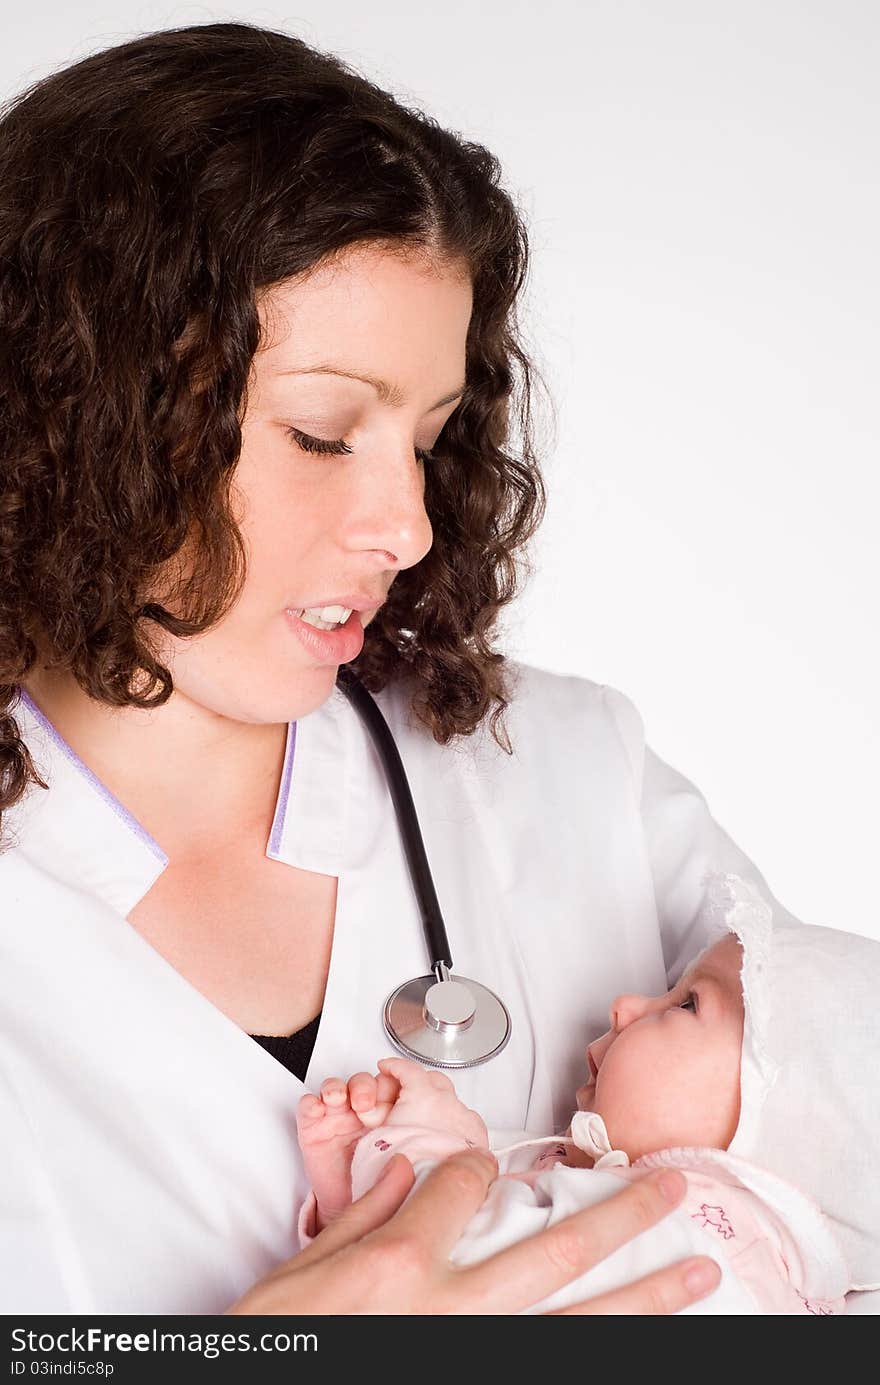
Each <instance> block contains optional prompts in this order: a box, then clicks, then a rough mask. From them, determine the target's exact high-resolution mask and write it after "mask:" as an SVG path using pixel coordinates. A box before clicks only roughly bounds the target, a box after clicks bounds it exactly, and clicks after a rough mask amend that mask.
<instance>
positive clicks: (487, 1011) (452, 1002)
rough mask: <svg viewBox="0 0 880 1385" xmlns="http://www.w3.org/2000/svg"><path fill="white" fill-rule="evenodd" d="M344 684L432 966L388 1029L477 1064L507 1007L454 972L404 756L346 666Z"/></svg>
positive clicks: (456, 1061) (431, 1057) (490, 1048)
mask: <svg viewBox="0 0 880 1385" xmlns="http://www.w3.org/2000/svg"><path fill="white" fill-rule="evenodd" d="M337 682H338V684H339V687H340V689H341V690H342V692H343V693H344V694H345V696H346V697H347V698H348V700H349V702H351V704H352V706H353V707H354V709H355V711H356V712H357V713H358V716H359V717H360V718H361V720H362V721H363V723H364V725H365V726H366V728H367V730H368V732H369V733H370V736H371V738H372V741H373V744H374V746H375V747H376V750H377V751H378V753H379V757H380V759H381V761H382V767H383V769H384V771H385V774H386V776H387V779H388V788H389V790H390V793H391V798H392V800H393V803H394V812H395V814H396V816H397V825H398V827H399V828H400V836H401V840H402V842H403V848H404V852H405V853H406V861H407V866H408V867H409V873H410V878H411V880H412V885H413V889H414V891H415V895H416V899H417V901H418V906H419V912H420V914H421V917H422V926H423V928H424V930H425V938H426V940H427V943H428V947H429V949H430V953H429V955H430V958H431V966H432V967H433V969H434V970H433V972H432V973H430V974H429V975H428V976H417V977H416V978H415V980H414V981H405V982H404V984H403V985H402V986H398V988H397V990H396V991H392V993H391V995H390V996H389V997H388V999H387V1000H386V1001H385V1008H384V1010H383V1012H382V1020H383V1023H384V1026H385V1033H386V1034H387V1035H388V1038H389V1039H390V1040H391V1042H392V1043H393V1045H394V1047H395V1048H396V1049H397V1050H398V1052H400V1053H402V1054H403V1055H404V1057H406V1058H415V1059H416V1061H417V1062H419V1063H425V1064H427V1066H428V1067H433V1068H475V1067H477V1066H478V1064H480V1063H486V1062H488V1060H489V1059H490V1058H494V1057H495V1054H496V1053H500V1052H501V1050H502V1048H503V1047H504V1045H505V1044H506V1043H507V1040H508V1039H509V1038H510V1015H509V1014H508V1012H507V1007H506V1006H505V1005H504V1004H503V1002H502V1001H500V1000H499V999H498V997H497V995H496V994H495V992H494V991H490V990H489V988H488V986H481V985H480V983H479V981H471V980H469V979H468V977H466V976H463V977H461V978H458V977H452V976H450V974H449V971H450V968H451V966H452V953H451V952H450V950H449V939H448V938H447V936H446V927H445V925H444V923H443V915H442V914H441V912H440V904H439V902H438V900H437V892H436V890H435V889H434V881H433V879H432V878H431V871H430V867H429V866H428V858H427V856H426V854H425V845H424V842H423V841H422V834H421V831H420V830H419V820H418V817H417V815H416V810H415V804H414V803H413V798H412V794H411V793H410V788H409V782H408V780H407V777H406V771H405V770H404V768H403V761H402V760H401V758H400V755H399V754H398V751H397V747H396V745H395V744H394V737H393V736H392V734H391V731H390V729H389V726H388V723H387V722H386V720H385V718H384V717H383V715H382V713H381V711H380V710H379V707H378V706H377V705H376V703H375V702H374V701H373V699H372V697H371V696H370V694H369V693H368V692H367V690H366V688H365V687H364V686H363V684H362V683H361V681H360V679H359V678H358V677H357V675H356V674H355V673H354V672H353V670H352V669H350V668H349V667H348V666H347V665H346V664H342V665H341V666H340V669H339V673H338V674H337Z"/></svg>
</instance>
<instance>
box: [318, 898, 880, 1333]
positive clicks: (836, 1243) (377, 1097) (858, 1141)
mask: <svg viewBox="0 0 880 1385" xmlns="http://www.w3.org/2000/svg"><path fill="white" fill-rule="evenodd" d="M706 884H707V891H706V900H707V902H706V906H705V908H706V911H707V915H708V917H707V924H708V927H709V930H710V931H709V936H710V937H711V936H714V934H715V933H717V935H718V937H717V941H714V942H712V944H711V945H710V946H709V947H708V948H707V949H705V950H704V951H703V952H702V953H701V954H700V956H699V957H697V958H696V960H695V961H694V962H693V963H691V965H690V966H689V967H688V968H687V970H686V971H685V973H684V974H683V976H682V977H681V978H680V980H679V981H678V982H677V984H676V985H675V986H674V987H673V988H672V989H671V990H670V991H669V992H667V994H666V995H663V996H659V997H656V998H649V997H645V996H636V995H624V996H618V997H617V999H616V1000H615V1001H614V1003H613V1004H612V1006H611V1011H610V1020H611V1028H610V1029H609V1030H608V1031H607V1032H606V1033H605V1034H603V1035H602V1036H601V1037H600V1038H598V1039H596V1040H595V1042H593V1043H591V1044H590V1045H589V1048H588V1050H587V1060H588V1063H589V1069H590V1075H589V1080H588V1081H587V1082H586V1083H585V1085H584V1086H582V1087H581V1088H579V1089H578V1092H577V1094H576V1104H577V1107H578V1110H577V1112H576V1113H575V1114H574V1116H573V1118H572V1121H571V1125H570V1126H569V1129H568V1130H567V1131H566V1132H565V1134H564V1135H562V1136H558V1135H557V1136H548V1137H545V1138H538V1139H536V1138H535V1137H533V1136H529V1135H528V1134H527V1133H525V1132H524V1133H523V1136H522V1139H521V1140H518V1141H517V1142H516V1143H514V1144H513V1145H508V1146H507V1147H506V1148H503V1149H500V1150H498V1149H496V1150H495V1153H496V1154H497V1155H498V1158H499V1169H500V1174H499V1177H498V1179H497V1180H496V1181H495V1183H493V1184H492V1186H491V1187H490V1189H489V1193H488V1195H487V1197H486V1200H485V1202H484V1204H483V1206H482V1208H481V1209H480V1211H479V1212H478V1213H477V1214H476V1216H475V1217H474V1218H473V1219H472V1220H471V1222H470V1223H469V1225H468V1227H467V1229H466V1231H465V1233H464V1234H463V1235H462V1237H461V1238H460V1239H459V1241H458V1243H457V1245H456V1247H455V1249H454V1251H453V1253H452V1256H451V1259H452V1261H453V1263H454V1264H460V1265H464V1264H470V1263H473V1262H475V1261H478V1260H482V1259H484V1258H485V1257H486V1256H488V1255H490V1254H493V1253H494V1252H495V1251H497V1250H500V1249H502V1248H503V1247H505V1246H508V1245H510V1244H512V1243H513V1242H514V1241H517V1240H519V1239H521V1238H522V1237H524V1236H527V1235H529V1234H531V1233H532V1232H535V1231H537V1230H540V1229H541V1228H542V1227H544V1226H547V1225H549V1224H551V1223H552V1222H555V1221H559V1220H561V1219H562V1218H563V1217H565V1216H567V1215H568V1214H569V1213H571V1212H574V1211H576V1210H577V1209H578V1208H579V1207H583V1206H586V1205H588V1204H590V1203H594V1202H599V1201H602V1200H604V1198H606V1197H609V1196H611V1195H612V1194H613V1192H614V1191H616V1190H617V1189H618V1188H619V1186H620V1180H621V1179H626V1180H633V1179H638V1178H641V1177H644V1176H645V1174H646V1173H647V1172H648V1171H649V1170H650V1169H653V1168H656V1167H658V1166H663V1165H667V1166H672V1167H675V1168H678V1169H681V1170H682V1172H683V1173H684V1175H685V1178H686V1181H687V1194H686V1196H685V1200H684V1202H683V1203H681V1204H679V1206H678V1207H677V1208H676V1209H675V1211H674V1212H672V1213H671V1214H670V1215H669V1216H668V1217H667V1218H665V1219H664V1220H663V1221H662V1222H660V1223H658V1224H657V1225H656V1226H654V1227H652V1228H650V1229H649V1230H647V1231H645V1232H643V1233H642V1234H641V1235H640V1236H638V1237H636V1238H635V1240H633V1241H631V1242H629V1243H628V1244H627V1245H625V1246H622V1247H621V1248H620V1249H619V1250H617V1251H616V1252H614V1254H612V1255H611V1256H609V1257H607V1258H606V1259H605V1260H604V1261H602V1262H601V1263H600V1264H599V1265H596V1266H595V1267H594V1268H593V1269H591V1270H590V1271H589V1272H588V1273H587V1274H585V1275H581V1276H580V1277H579V1278H578V1279H576V1280H575V1281H574V1282H573V1283H571V1284H569V1285H567V1286H565V1288H564V1289H561V1290H559V1291H557V1292H556V1293H555V1294H553V1295H551V1296H549V1297H548V1298H545V1299H543V1300H542V1301H541V1302H540V1303H538V1304H535V1305H533V1307H532V1308H530V1309H529V1310H528V1311H529V1312H530V1313H532V1312H542V1311H545V1310H547V1309H554V1308H560V1307H564V1306H567V1305H569V1304H572V1303H575V1302H577V1301H579V1300H581V1299H584V1298H587V1297H590V1296H592V1295H594V1294H599V1293H603V1292H606V1291H608V1290H610V1289H613V1288H616V1287H618V1286H620V1285H622V1284H626V1283H629V1282H631V1281H632V1280H634V1279H637V1278H641V1276H642V1275H644V1274H647V1273H649V1272H650V1271H651V1270H654V1269H657V1268H659V1267H660V1266H662V1265H666V1264H672V1263H674V1262H676V1261H678V1260H681V1259H684V1258H686V1257H688V1256H690V1255H694V1254H697V1255H699V1254H706V1253H707V1252H708V1253H711V1254H713V1255H714V1256H715V1258H716V1259H717V1260H718V1262H719V1265H720V1267H721V1271H722V1278H721V1282H720V1284H719V1286H718V1288H717V1289H716V1290H715V1291H714V1292H713V1293H712V1294H711V1295H710V1296H709V1297H708V1298H706V1299H703V1300H701V1301H700V1302H698V1303H695V1304H692V1305H691V1306H690V1307H688V1308H687V1309H684V1310H683V1311H684V1312H687V1313H708V1314H724V1313H728V1314H762V1313H772V1314H788V1313H811V1314H820V1315H833V1314H837V1313H844V1312H846V1302H845V1295H846V1293H847V1292H848V1291H849V1290H851V1289H856V1288H860V1289H873V1288H877V1287H880V1285H878V1283H877V1281H878V1280H880V1192H878V1184H880V1180H878V1179H877V1177H876V1159H877V1156H878V1155H880V1101H878V1098H877V1076H876V1073H877V1067H878V1058H880V1042H878V1034H880V1026H878V1021H877V1018H876V1016H877V997H878V996H880V943H877V942H873V941H871V940H869V939H867V938H863V937H859V936H857V935H854V934H849V933H843V932H840V931H837V930H832V929H828V928H818V927H813V926H810V925H807V924H799V925H797V926H796V927H794V926H791V925H783V924H777V925H776V926H775V927H771V910H770V907H769V905H767V903H766V902H765V901H764V900H763V898H762V897H761V896H760V895H758V894H757V893H756V891H755V890H754V889H753V887H752V886H750V885H749V884H747V883H746V882H745V881H743V880H741V879H740V878H739V877H738V876H734V875H714V876H709V877H707V880H706ZM378 1067H379V1072H378V1074H377V1075H376V1076H371V1075H369V1074H366V1073H360V1074H358V1075H357V1076H356V1077H354V1078H352V1079H351V1080H350V1081H349V1082H347V1083H346V1082H344V1081H342V1080H340V1079H336V1078H332V1079H329V1080H328V1081H327V1082H325V1083H324V1084H323V1086H322V1088H321V1095H320V1097H316V1096H311V1095H309V1096H305V1097H303V1098H302V1101H301V1102H300V1105H299V1109H298V1112H297V1125H298V1131H299V1139H300V1144H301V1146H302V1151H303V1158H304V1160H305V1164H306V1169H307V1171H308V1174H309V1178H310V1180H311V1184H312V1193H311V1194H310V1196H309V1198H308V1199H307V1201H306V1203H305V1204H304V1206H303V1208H302V1211H301V1214H300V1235H301V1237H302V1240H303V1243H306V1242H308V1241H309V1240H310V1239H311V1237H312V1236H313V1235H315V1234H317V1232H318V1231H319V1230H320V1229H321V1228H322V1227H323V1226H325V1225H327V1224H328V1223H329V1222H331V1221H333V1219H334V1218H335V1217H337V1216H338V1215H339V1214H340V1212H341V1211H342V1210H343V1208H344V1207H346V1206H347V1205H348V1204H349V1203H350V1202H351V1200H352V1197H359V1196H360V1195H361V1194H362V1193H363V1192H365V1191H366V1190H367V1188H369V1187H370V1186H372V1184H373V1182H375V1180H376V1178H377V1177H378V1175H379V1173H380V1172H381V1170H382V1168H383V1166H384V1164H385V1162H386V1161H387V1160H388V1159H389V1158H391V1156H392V1155H393V1154H394V1153H403V1154H405V1155H407V1157H408V1158H409V1159H410V1160H411V1161H412V1163H413V1164H414V1166H415V1168H416V1174H417V1182H418V1181H420V1180H421V1179H422V1178H423V1177H424V1176H425V1175H426V1174H427V1172H428V1170H429V1169H430V1167H431V1165H432V1161H436V1160H437V1159H440V1158H443V1157H445V1156H446V1155H447V1154H450V1153H452V1152H454V1151H456V1150H460V1149H463V1148H465V1147H467V1146H475V1145H479V1146H483V1147H491V1140H490V1137H489V1132H488V1131H487V1129H486V1126H485V1125H484V1123H483V1121H482V1120H481V1119H480V1117H479V1115H478V1114H477V1113H476V1112H475V1111H472V1110H470V1109H469V1108H468V1107H466V1106H464V1105H463V1104H462V1103H461V1102H460V1101H459V1100H458V1098H457V1096H456V1094H455V1088H454V1086H453V1084H452V1082H451V1081H450V1080H449V1078H448V1077H446V1076H445V1074H444V1073H442V1072H439V1071H437V1070H435V1069H430V1068H424V1067H421V1066H420V1065H419V1064H417V1063H412V1062H410V1061H408V1060H406V1059H403V1058H386V1059H382V1060H380V1062H379V1064H378ZM536 1146H537V1149H536ZM789 1180H791V1181H789ZM712 1247H714V1249H712Z"/></svg>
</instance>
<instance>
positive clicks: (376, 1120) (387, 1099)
mask: <svg viewBox="0 0 880 1385" xmlns="http://www.w3.org/2000/svg"><path fill="white" fill-rule="evenodd" d="M375 1082H376V1102H375V1105H374V1106H373V1107H372V1108H371V1109H370V1110H369V1111H358V1115H359V1116H360V1118H361V1122H362V1124H363V1125H365V1126H366V1127H367V1129H368V1130H373V1129H374V1128H375V1127H376V1126H377V1125H384V1124H385V1122H386V1121H387V1119H388V1117H389V1116H390V1115H391V1112H392V1110H393V1109H394V1103H395V1102H396V1101H397V1098H398V1097H399V1096H400V1083H399V1082H398V1080H397V1078H396V1077H392V1076H391V1074H390V1073H387V1072H380V1073H379V1076H378V1077H377V1078H376V1079H375Z"/></svg>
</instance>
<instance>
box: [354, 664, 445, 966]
mask: <svg viewBox="0 0 880 1385" xmlns="http://www.w3.org/2000/svg"><path fill="white" fill-rule="evenodd" d="M336 681H337V683H338V685H339V687H340V688H341V690H342V691H343V692H344V693H345V696H346V697H347V698H348V699H349V701H350V702H351V703H352V705H353V707H354V709H355V711H356V712H357V713H358V715H359V716H360V717H361V719H362V720H363V721H364V722H365V723H366V725H367V729H368V730H369V732H370V734H371V736H372V739H373V742H374V744H375V745H376V749H377V750H378V751H379V755H380V758H381V760H382V765H383V768H384V771H385V777H386V780H387V782H388V789H389V792H390V794H391V799H392V802H393V804H394V812H395V815H396V817H397V826H398V828H399V831H400V836H401V839H402V841H403V850H404V853H405V855H406V860H407V865H408V866H409V872H410V877H411V879H412V883H413V888H414V890H415V893H416V899H417V901H418V906H419V913H420V914H421V916H422V927H423V929H424V931H425V939H426V941H427V943H428V948H429V951H430V953H431V969H432V970H436V969H437V967H439V966H440V965H441V963H442V964H443V965H444V966H446V967H447V968H448V969H449V970H450V971H451V970H452V951H451V949H450V947H449V939H448V937H447V936H446V925H445V923H444V922H443V915H442V913H441V912H440V902H439V900H438V899H437V891H436V890H435V888H434V880H433V878H432V876H431V870H430V867H429V865H428V857H427V853H426V852H425V843H424V842H423V840H422V833H421V829H420V827H419V820H418V816H417V814H416V808H415V804H414V803H413V796H412V793H411V791H410V787H409V782H408V780H407V777H406V772H405V770H404V768H403V761H402V760H401V758H400V752H399V751H398V749H397V746H396V745H395V743H394V737H393V736H392V734H391V731H390V729H389V726H388V723H387V721H386V720H385V718H384V717H383V715H382V713H381V712H380V710H379V708H378V707H377V706H376V703H375V702H374V701H373V699H372V697H371V696H370V694H369V693H368V692H367V690H366V688H365V687H364V685H363V683H361V681H360V679H359V678H358V677H357V675H356V674H355V673H353V672H352V670H351V669H350V668H349V667H348V665H347V664H341V665H340V667H339V673H338V675H337V679H336Z"/></svg>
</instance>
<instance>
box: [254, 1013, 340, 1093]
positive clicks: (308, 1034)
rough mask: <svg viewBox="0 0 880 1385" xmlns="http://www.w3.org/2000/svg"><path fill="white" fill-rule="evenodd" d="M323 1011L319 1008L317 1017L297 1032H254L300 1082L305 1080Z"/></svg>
mask: <svg viewBox="0 0 880 1385" xmlns="http://www.w3.org/2000/svg"><path fill="white" fill-rule="evenodd" d="M322 1013H323V1011H321V1010H319V1011H318V1013H317V1015H315V1018H314V1019H313V1020H309V1022H308V1024H307V1025H306V1026H305V1027H304V1028H303V1029H298V1030H297V1031H296V1033H295V1034H252V1035H251V1038H252V1039H256V1041H257V1043H258V1044H260V1046H261V1047H262V1048H264V1049H265V1050H266V1052H267V1053H271V1055H272V1057H273V1058H277V1059H278V1061H279V1063H281V1064H283V1066H284V1067H285V1068H288V1069H289V1070H290V1072H292V1073H293V1075H294V1077H298V1078H299V1080H300V1082H305V1080H306V1072H307V1071H308V1067H309V1059H310V1058H311V1056H312V1049H313V1048H314V1047H315V1040H316V1039H317V1037H318V1026H319V1024H320V1023H321V1015H322Z"/></svg>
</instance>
